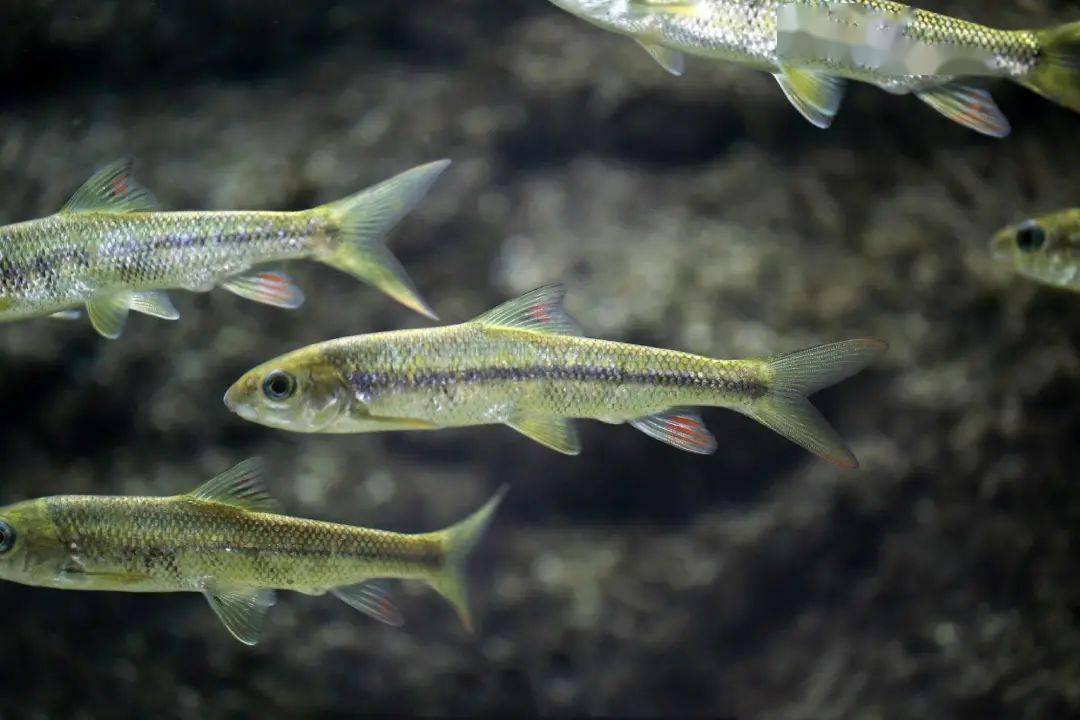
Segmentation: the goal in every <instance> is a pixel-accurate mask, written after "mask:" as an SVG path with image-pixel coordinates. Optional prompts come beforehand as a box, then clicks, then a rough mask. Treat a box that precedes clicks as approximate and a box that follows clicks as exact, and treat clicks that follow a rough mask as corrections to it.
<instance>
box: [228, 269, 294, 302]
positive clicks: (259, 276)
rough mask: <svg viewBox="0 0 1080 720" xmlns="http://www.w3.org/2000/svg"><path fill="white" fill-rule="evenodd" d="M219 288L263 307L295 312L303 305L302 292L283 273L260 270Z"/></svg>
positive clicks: (231, 280)
mask: <svg viewBox="0 0 1080 720" xmlns="http://www.w3.org/2000/svg"><path fill="white" fill-rule="evenodd" d="M221 287H223V288H224V289H226V290H228V291H229V292H231V293H234V294H236V295H239V296H240V297H242V298H246V299H248V300H254V301H255V302H257V303H263V304H264V305H273V306H274V307H279V308H286V309H287V310H295V309H296V308H298V307H300V306H301V305H303V304H304V292H303V291H302V290H301V289H300V288H298V287H297V286H296V285H295V284H294V283H293V281H292V279H291V278H290V277H289V276H288V275H286V274H285V273H283V272H278V271H273V270H261V271H258V272H253V273H249V274H247V275H239V276H237V277H234V278H230V279H229V280H228V281H226V282H225V283H224V284H223V285H222V286H221Z"/></svg>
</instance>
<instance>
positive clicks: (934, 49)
mask: <svg viewBox="0 0 1080 720" xmlns="http://www.w3.org/2000/svg"><path fill="white" fill-rule="evenodd" d="M551 1H552V2H553V3H554V4H555V5H558V6H559V7H562V8H564V9H566V10H568V11H569V12H571V13H573V14H575V15H577V16H579V17H582V18H584V19H586V20H588V21H589V22H591V23H593V24H595V25H597V26H600V27H602V28H604V29H607V30H610V31H613V32H616V33H620V34H622V35H626V36H629V37H631V38H633V39H635V40H636V41H637V42H638V43H640V44H641V45H642V46H643V47H644V48H645V49H646V50H647V51H648V52H649V54H650V55H652V57H653V58H655V59H656V60H657V62H659V63H660V64H661V65H662V66H663V67H664V68H665V69H666V70H668V71H669V72H671V73H673V74H676V75H679V74H682V72H683V70H684V64H685V60H684V54H689V55H695V56H699V57H704V58H709V59H717V60H727V61H732V62H736V63H740V64H742V65H745V66H747V67H751V68H754V69H757V70H763V71H765V72H769V73H772V74H773V75H774V76H775V77H776V79H777V81H778V82H779V84H780V86H781V88H782V90H783V92H784V93H785V95H786V96H787V97H788V99H789V100H790V101H791V103H792V104H793V105H794V106H795V107H796V108H797V109H798V110H799V112H800V113H802V115H803V116H804V117H806V119H807V120H809V121H810V122H812V123H813V124H815V125H816V126H818V127H822V128H825V127H828V126H829V125H830V124H831V123H832V121H833V118H834V117H835V115H836V113H837V111H838V110H839V107H840V103H841V101H842V98H843V91H844V82H843V81H844V80H857V81H861V82H866V83H871V84H874V85H877V86H879V87H881V88H882V89H884V90H887V91H888V92H891V93H895V94H907V93H914V94H915V95H916V96H917V97H919V99H921V100H923V101H924V102H926V103H927V104H928V105H930V106H931V107H933V108H934V109H935V110H937V111H938V112H940V113H942V114H944V115H945V116H946V117H948V118H950V119H951V120H954V121H956V122H958V123H961V124H963V125H965V126H967V127H969V128H971V129H973V130H975V131H977V132H980V133H983V134H986V135H990V136H994V137H1003V136H1005V135H1007V134H1008V133H1009V131H1010V126H1009V123H1008V120H1007V119H1006V118H1005V116H1004V115H1003V114H1002V112H1001V111H1000V110H999V109H998V107H997V105H996V104H995V103H994V101H993V99H992V98H991V97H990V95H989V93H988V92H986V91H985V90H983V89H981V88H979V87H976V86H974V85H972V84H970V82H969V81H968V79H969V78H1007V79H1010V80H1013V81H1015V82H1018V83H1021V84H1023V85H1025V86H1027V87H1029V88H1030V89H1032V90H1034V91H1036V92H1038V93H1040V94H1042V95H1044V96H1046V97H1048V98H1050V99H1051V100H1054V101H1055V102H1058V103H1059V104H1062V105H1064V106H1066V107H1068V108H1071V109H1073V110H1076V111H1078V112H1080V23H1072V24H1069V25H1063V26H1060V27H1056V28H1051V29H1048V30H1041V31H1039V30H1036V31H1031V30H1015V31H1012V30H997V29H994V28H989V27H986V26H983V25H978V24H976V23H972V22H968V21H965V20H960V19H957V18H952V17H948V16H945V15H939V14H937V13H932V12H927V11H924V10H919V9H917V8H912V7H909V6H907V5H903V4H901V3H896V2H889V1H887V0H848V1H844V0H551Z"/></svg>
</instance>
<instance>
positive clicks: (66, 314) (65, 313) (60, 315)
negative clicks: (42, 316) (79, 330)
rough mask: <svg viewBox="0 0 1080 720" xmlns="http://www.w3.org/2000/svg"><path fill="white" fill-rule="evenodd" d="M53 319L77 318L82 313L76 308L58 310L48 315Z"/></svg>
mask: <svg viewBox="0 0 1080 720" xmlns="http://www.w3.org/2000/svg"><path fill="white" fill-rule="evenodd" d="M49 317H51V318H52V319H53V320H78V319H79V318H81V317H82V313H81V312H79V311H78V310H60V311H59V312H54V313H53V314H51V315H49Z"/></svg>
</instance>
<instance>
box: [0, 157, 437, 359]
mask: <svg viewBox="0 0 1080 720" xmlns="http://www.w3.org/2000/svg"><path fill="white" fill-rule="evenodd" d="M447 165H448V161H441V162H436V163H431V164H429V165H423V166H420V167H417V168H413V169H412V170H409V171H407V172H405V173H403V174H401V175H399V176H397V177H395V178H392V179H391V180H388V181H386V182H384V183H381V184H380V185H376V186H375V187H372V188H369V189H367V190H364V191H362V192H360V193H357V194H356V195H353V196H351V197H348V198H345V199H344V200H339V201H337V202H333V203H330V204H327V205H323V206H320V207H317V208H314V209H311V210H305V211H300V212H263V211H239V212H235V211H229V212H160V211H158V209H157V207H158V206H157V203H156V201H155V200H154V198H153V196H152V195H151V194H150V193H149V192H148V191H147V190H146V189H145V188H143V187H142V186H141V185H140V184H139V183H137V182H136V181H135V179H134V178H133V177H132V175H131V162H130V161H129V160H124V161H120V162H117V163H113V164H112V165H109V166H107V167H105V168H103V169H102V170H100V171H99V172H98V173H96V174H95V175H94V176H93V177H91V178H90V180H88V181H87V182H86V184H84V185H83V187H82V188H80V189H79V190H78V191H77V192H76V193H75V195H74V196H72V198H71V200H70V201H68V203H67V204H66V205H65V206H64V208H63V209H62V210H61V211H60V212H58V213H56V214H55V215H50V216H49V217H46V218H42V219H39V220H30V221H27V222H21V223H16V224H14V225H7V226H4V227H0V320H4V321H6V320H20V319H25V318H31V317H39V316H43V315H57V316H59V317H70V315H71V311H72V310H76V309H78V308H81V307H83V306H85V307H86V309H87V312H88V314H89V316H90V320H91V322H92V323H93V325H94V327H95V329H97V331H98V332H99V333H101V334H102V335H104V336H106V337H110V338H116V337H118V336H119V335H120V333H121V332H122V330H123V326H124V322H125V320H126V318H127V315H128V312H129V311H130V310H134V311H136V312H141V313H145V314H149V315H153V316H156V317H160V318H165V319H170V320H175V319H177V318H178V317H179V315H178V313H177V312H176V310H175V308H174V307H173V305H172V303H171V302H170V300H169V298H168V296H167V295H165V294H164V292H162V291H164V290H168V289H174V288H175V289H184V290H191V291H195V292H205V291H208V290H210V289H212V288H214V287H223V288H225V289H227V290H229V291H231V292H234V293H236V294H237V295H240V296H242V297H245V298H248V299H250V300H254V301H257V302H262V303H267V304H270V305H275V306H278V307H284V308H296V307H298V306H299V305H300V304H301V303H302V302H303V300H304V296H303V293H302V292H301V291H300V289H299V288H297V287H296V286H295V285H294V284H293V283H292V281H291V280H290V279H289V278H288V276H286V275H285V274H284V273H281V272H279V271H270V270H254V268H256V267H257V266H260V265H264V264H266V263H276V262H281V261H286V260H296V259H302V258H310V259H314V260H318V261H319V262H323V263H326V264H328V265H331V266H333V267H337V268H339V269H341V270H344V271H345V272H348V273H351V274H352V275H354V276H356V277H357V278H359V279H361V280H364V281H365V282H368V283H371V284H372V285H375V286H376V287H378V288H379V289H381V290H382V291H383V292H385V293H387V294H388V295H390V296H391V297H393V298H395V299H397V300H398V301H399V302H401V303H403V304H405V305H406V306H408V307H410V308H413V309H414V310H417V311H418V312H421V313H423V314H425V315H428V316H429V317H434V313H432V311H431V309H430V308H429V307H428V305H427V303H425V302H424V300H423V299H422V298H421V297H420V295H419V293H418V292H417V290H416V288H415V286H414V285H413V283H412V281H411V280H410V279H409V277H408V275H407V274H406V273H405V270H404V269H403V268H402V267H401V265H400V263H398V261H397V260H396V259H395V258H394V257H393V255H391V254H390V252H389V250H387V248H386V246H385V245H384V244H383V238H384V237H385V235H386V233H387V232H389V230H390V229H391V228H392V227H393V226H394V225H396V224H397V223H398V221H400V220H401V218H402V217H403V216H404V215H405V214H407V213H408V212H409V210H411V209H412V208H413V207H414V206H415V205H416V204H417V203H418V202H419V201H420V199H421V198H423V196H424V195H425V194H426V193H427V191H428V189H429V188H430V187H431V185H432V183H434V181H435V179H436V178H437V177H438V176H439V175H440V174H441V173H442V172H443V170H445V169H446V167H447Z"/></svg>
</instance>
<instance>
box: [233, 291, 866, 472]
mask: <svg viewBox="0 0 1080 720" xmlns="http://www.w3.org/2000/svg"><path fill="white" fill-rule="evenodd" d="M563 295H564V291H563V288H562V286H560V285H548V286H545V287H542V288H539V289H537V290H534V291H532V292H530V293H528V294H526V295H524V296H522V297H520V298H518V299H516V300H511V301H510V302H507V303H505V304H503V305H500V306H499V307H497V308H495V309H494V310H491V311H489V312H487V313H485V314H483V315H481V316H480V317H478V318H476V319H475V320H473V321H471V322H467V323H464V324H461V325H451V326H448V327H441V328H431V329H424V330H405V331H398V332H387V333H375V334H371V335H360V336H357V337H351V338H342V339H339V340H331V341H329V342H324V343H320V344H317V345H312V346H310V347H307V348H303V349H301V350H297V351H295V352H292V353H289V354H287V355H283V356H281V357H279V358H277V359H275V360H271V361H270V362H268V363H264V364H263V365H260V366H259V367H257V368H255V369H254V370H251V371H250V372H248V373H246V374H245V375H244V376H243V377H241V378H240V379H239V380H238V381H237V382H236V383H235V384H234V385H233V386H232V387H231V388H229V390H228V392H226V394H225V404H226V405H227V406H228V407H229V408H230V409H231V410H232V411H234V412H235V413H237V414H238V415H240V416H241V417H243V418H246V419H248V420H252V421H254V422H258V423H261V424H263V425H269V426H271V427H276V428H282V429H285V430H293V431H297V432H312V433H353V432H372V431H378V430H409V429H433V428H445V427H461V426H467V425H487V424H492V423H505V424H506V425H509V426H510V427H512V428H514V429H515V430H517V431H518V432H520V433H523V434H524V435H526V436H528V437H530V438H532V439H533V440H536V441H537V442H540V443H543V444H544V445H547V446H548V447H550V448H553V449H555V450H558V451H559V452H563V453H566V454H570V455H575V454H577V453H578V452H579V451H580V443H579V441H578V436H577V432H576V430H575V429H574V427H573V425H572V423H571V422H570V420H569V418H591V419H595V420H601V421H604V422H608V423H613V424H614V423H624V422H628V423H630V424H631V425H633V426H634V427H636V428H637V429H639V430H641V431H642V432H644V433H646V434H648V435H650V436H652V437H654V438H657V439H658V440H662V441H663V442H667V443H670V444H671V445H674V446H675V447H678V448H681V449H683V450H688V451H690V452H696V453H702V454H708V453H712V452H714V451H715V450H716V445H717V444H716V439H715V438H714V437H713V436H712V434H711V433H710V432H709V431H708V430H707V429H706V428H705V425H704V423H703V422H702V421H701V418H700V417H699V416H698V415H697V414H696V413H694V412H693V411H692V410H689V409H687V408H689V407H694V406H717V407H726V408H730V409H733V410H737V411H739V412H741V413H743V414H745V415H749V416H750V417H752V418H754V419H755V420H757V421H759V422H761V423H764V424H765V425H767V426H768V427H770V428H772V429H773V430H775V431H777V432H779V433H780V434H782V435H784V436H785V437H787V438H789V439H791V440H793V441H794V442H796V443H798V444H800V445H802V446H803V447H805V448H807V449H808V450H810V451H811V452H814V453H817V454H818V455H820V456H821V457H823V458H825V459H826V460H828V461H830V462H833V463H835V464H837V465H840V466H842V467H850V468H853V467H856V466H857V463H856V461H855V458H854V456H853V455H852V454H851V452H850V451H849V450H848V449H847V448H846V447H845V446H844V443H843V441H842V440H841V439H840V437H839V436H838V435H837V434H836V432H835V431H834V430H833V429H832V428H831V427H830V426H829V424H828V423H827V422H826V421H825V420H824V418H822V417H821V415H820V414H818V412H817V411H816V410H815V409H814V408H813V406H812V405H811V404H810V403H809V401H808V400H807V399H806V398H807V396H808V395H811V394H812V393H814V392H817V391H818V390H820V389H822V388H825V387H828V386H829V385H832V384H834V383H837V382H839V381H841V380H843V379H844V378H847V377H849V376H850V375H853V374H855V373H856V372H858V371H859V370H861V369H862V368H863V367H865V366H866V365H867V364H868V363H869V362H871V361H872V360H873V359H874V358H876V357H877V356H878V355H879V354H881V352H882V351H883V350H884V349H885V344H884V343H883V342H881V341H879V340H869V339H864V340H849V341H847V342H841V343H836V344H834V345H824V346H821V347H816V348H811V349H809V350H803V351H800V352H796V353H792V354H790V355H785V356H782V357H776V358H772V359H760V360H713V359H711V358H707V357H701V356H698V355H691V354H689V353H682V352H675V351H672V350H661V349H657V348H650V347H643V346H640V345H628V344H625V343H617V342H610V341H607V340H593V339H588V338H584V337H581V330H580V329H579V328H578V325H577V323H575V322H574V320H573V319H572V318H571V317H570V316H569V315H568V314H567V313H566V311H565V309H564V308H563Z"/></svg>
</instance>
